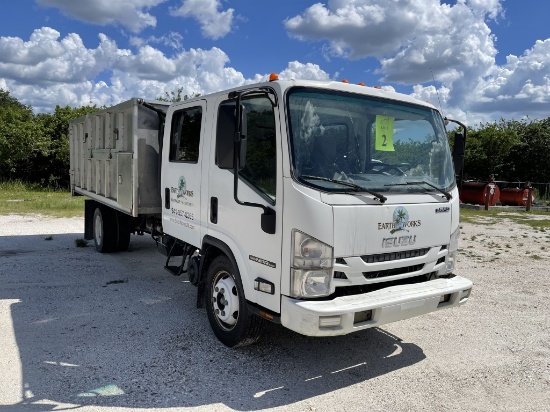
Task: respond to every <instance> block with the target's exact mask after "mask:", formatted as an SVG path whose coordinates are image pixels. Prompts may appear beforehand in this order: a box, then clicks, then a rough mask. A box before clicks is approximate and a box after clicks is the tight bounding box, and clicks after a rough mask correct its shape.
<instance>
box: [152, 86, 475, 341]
mask: <svg viewBox="0 0 550 412" xmlns="http://www.w3.org/2000/svg"><path fill="white" fill-rule="evenodd" d="M160 157H161V165H162V166H161V172H160V173H161V176H160V186H161V197H162V213H161V220H162V232H163V235H164V236H165V239H168V240H169V241H172V242H167V243H172V245H171V246H172V247H173V246H174V243H179V244H181V248H179V250H181V251H182V253H181V254H182V255H183V259H184V260H186V262H187V266H188V268H189V266H190V265H191V266H193V269H192V276H193V277H194V279H196V281H195V282H194V283H196V284H197V286H198V304H199V306H205V307H206V310H207V313H208V317H209V320H210V324H211V326H212V328H213V330H214V332H215V333H216V335H217V336H218V338H219V339H220V340H221V341H222V342H224V343H225V344H226V345H228V346H236V345H242V344H247V343H250V342H252V341H254V340H255V339H257V337H258V335H259V330H260V329H261V324H262V322H263V321H264V320H266V319H267V320H270V321H274V322H280V323H281V324H282V325H283V326H285V327H287V328H290V329H292V330H294V331H296V332H298V333H302V334H305V335H310V336H334V335H340V334H346V333H350V332H354V331H357V330H361V329H365V328H369V327H374V326H380V325H382V324H385V323H389V322H393V321H396V320H401V319H406V318H410V317H413V316H417V315H421V314H425V313H429V312H432V311H435V310H439V309H443V308H449V307H454V306H458V305H461V304H463V303H465V302H466V301H467V300H468V297H469V295H470V291H471V288H472V283H471V282H470V281H469V280H467V279H465V278H462V277H460V276H456V275H455V274H454V268H455V261H456V253H457V245H458V237H459V199H458V190H457V185H456V181H455V172H454V169H453V159H452V156H451V152H450V150H449V145H448V142H447V135H446V132H445V127H444V121H443V119H442V117H441V115H440V113H439V112H438V111H437V109H435V108H434V107H433V106H432V105H430V104H428V103H424V102H420V101H418V100H415V99H413V98H411V97H408V96H405V95H401V94H397V93H393V92H389V91H383V90H380V89H376V88H369V87H364V86H359V85H351V84H346V83H339V82H310V81H280V80H275V81H271V82H269V83H263V84H258V85H250V86H249V87H242V88H239V89H234V90H229V91H226V92H220V93H216V94H213V95H208V96H204V97H198V98H195V99H192V100H188V101H184V102H180V103H176V104H173V105H171V106H170V107H169V108H168V110H167V112H166V119H165V128H164V134H163V144H162V149H161V153H160ZM176 249H178V248H176ZM182 265H183V262H182Z"/></svg>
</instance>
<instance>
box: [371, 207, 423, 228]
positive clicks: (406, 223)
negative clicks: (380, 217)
mask: <svg viewBox="0 0 550 412" xmlns="http://www.w3.org/2000/svg"><path fill="white" fill-rule="evenodd" d="M421 225H422V222H421V221H420V220H409V212H408V211H407V209H405V208H404V207H403V206H399V207H397V208H396V209H395V210H394V212H393V222H385V223H378V230H384V229H389V231H390V233H391V234H392V235H393V234H394V233H396V232H408V231H409V230H408V229H409V228H413V227H420V226H421Z"/></svg>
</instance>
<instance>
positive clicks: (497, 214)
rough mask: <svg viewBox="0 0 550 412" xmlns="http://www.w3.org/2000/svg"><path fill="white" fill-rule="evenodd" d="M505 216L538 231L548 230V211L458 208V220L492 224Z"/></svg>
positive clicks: (549, 221) (549, 228)
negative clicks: (541, 217)
mask: <svg viewBox="0 0 550 412" xmlns="http://www.w3.org/2000/svg"><path fill="white" fill-rule="evenodd" d="M534 216H544V217H545V218H546V219H540V218H536V217H534ZM503 218H506V219H509V220H511V221H513V222H516V223H519V224H523V225H527V226H530V227H532V228H533V229H536V230H538V231H540V232H546V231H547V230H550V213H549V212H538V211H530V212H525V211H514V212H513V214H512V213H511V212H508V211H504V210H497V209H492V210H483V209H481V210H478V209H460V220H461V221H462V222H468V223H475V224H478V225H479V224H484V225H493V224H495V223H496V222H498V221H500V220H501V219H503Z"/></svg>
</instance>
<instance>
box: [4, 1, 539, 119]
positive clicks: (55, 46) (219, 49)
mask: <svg viewBox="0 0 550 412" xmlns="http://www.w3.org/2000/svg"><path fill="white" fill-rule="evenodd" d="M1 7H2V9H3V10H2V12H1V13H0V89H4V90H8V91H9V92H10V95H11V96H13V97H16V98H17V99H19V101H21V102H22V103H24V104H27V105H31V106H32V107H33V108H34V110H35V112H48V113H49V112H52V111H53V110H54V109H55V106H56V105H60V106H66V105H69V106H72V107H76V106H81V105H88V104H96V105H98V106H103V105H106V106H110V105H113V104H116V103H119V102H121V101H124V100H127V99H129V98H131V97H143V98H149V99H154V98H157V97H159V96H164V95H165V93H170V92H173V91H177V90H178V89H179V88H180V87H181V88H183V93H184V94H188V95H192V94H195V93H200V94H203V95H204V94H207V93H211V92H216V91H220V90H223V89H227V88H232V87H237V86H241V85H245V84H250V83H255V82H258V81H263V80H266V79H267V77H268V76H269V74H270V73H272V72H276V73H278V74H279V77H280V78H281V79H310V80H338V81H341V80H343V79H346V80H348V81H349V82H350V83H359V82H364V83H365V84H367V85H370V86H374V85H379V86H382V87H383V88H387V89H390V90H396V91H398V92H402V93H405V94H409V95H413V96H415V97H417V98H419V99H421V100H424V101H429V102H431V103H433V104H434V105H435V106H437V107H438V108H440V109H441V111H442V112H443V115H444V116H447V117H449V118H454V119H456V120H459V121H461V122H463V123H466V124H468V125H471V126H475V125H478V124H480V123H487V122H494V121H499V120H500V119H501V118H504V119H515V120H520V119H525V118H529V119H533V120H534V119H545V118H547V117H550V24H549V22H548V16H549V15H550V2H549V1H548V0H454V1H440V0H326V1H325V2H324V3H321V2H315V1H307V0H291V1H289V0H281V1H278V2H277V1H267V0H93V1H91V0H12V1H9V2H8V1H4V2H3V3H2V6H1Z"/></svg>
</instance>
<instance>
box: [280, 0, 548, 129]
mask: <svg viewBox="0 0 550 412" xmlns="http://www.w3.org/2000/svg"><path fill="white" fill-rule="evenodd" d="M500 18H504V9H503V0H458V1H457V2H456V4H454V5H450V4H447V3H442V2H441V1H440V0H328V2H327V4H326V5H325V4H321V3H317V4H314V5H312V6H311V7H309V8H307V9H306V10H304V11H303V12H302V13H301V14H299V15H297V16H294V17H291V18H289V19H287V20H286V21H285V23H284V24H285V27H286V29H287V30H288V32H289V33H290V35H292V36H294V37H296V38H298V39H301V40H304V41H306V40H309V41H323V42H326V43H327V44H326V45H325V46H324V47H323V49H324V50H328V54H329V55H331V56H336V57H341V58H345V59H352V60H359V59H362V58H366V57H375V58H377V59H378V61H379V64H380V66H379V68H378V69H377V70H376V73H378V74H379V75H380V77H381V80H382V81H385V82H391V83H401V84H404V85H415V84H416V86H414V89H413V95H415V96H417V97H419V98H421V99H422V100H429V101H431V102H432V103H434V104H436V105H437V106H438V105H439V103H438V100H440V101H441V105H442V106H443V109H444V111H445V112H448V113H451V115H456V116H463V120H466V119H464V117H471V118H475V120H476V121H482V120H485V121H487V120H489V119H498V118H499V117H516V118H517V117H520V118H521V117H524V116H525V115H527V114H530V115H531V116H537V117H547V116H548V107H550V39H548V40H546V41H542V40H540V41H537V43H536V44H535V45H534V47H533V48H532V49H530V50H527V51H526V52H525V53H524V54H523V55H522V56H519V57H517V56H509V57H508V61H507V63H506V64H505V65H502V66H498V65H496V63H495V56H496V54H497V52H498V50H497V47H496V38H495V36H494V35H493V34H492V33H491V30H490V28H489V26H488V24H487V22H488V21H489V20H491V19H500ZM432 76H433V77H432ZM433 78H435V80H436V82H437V83H436V84H435V85H434V84H432V85H430V86H425V85H423V84H425V83H428V82H429V83H433V82H432V79H433ZM436 85H438V86H437V87H439V89H436Z"/></svg>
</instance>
